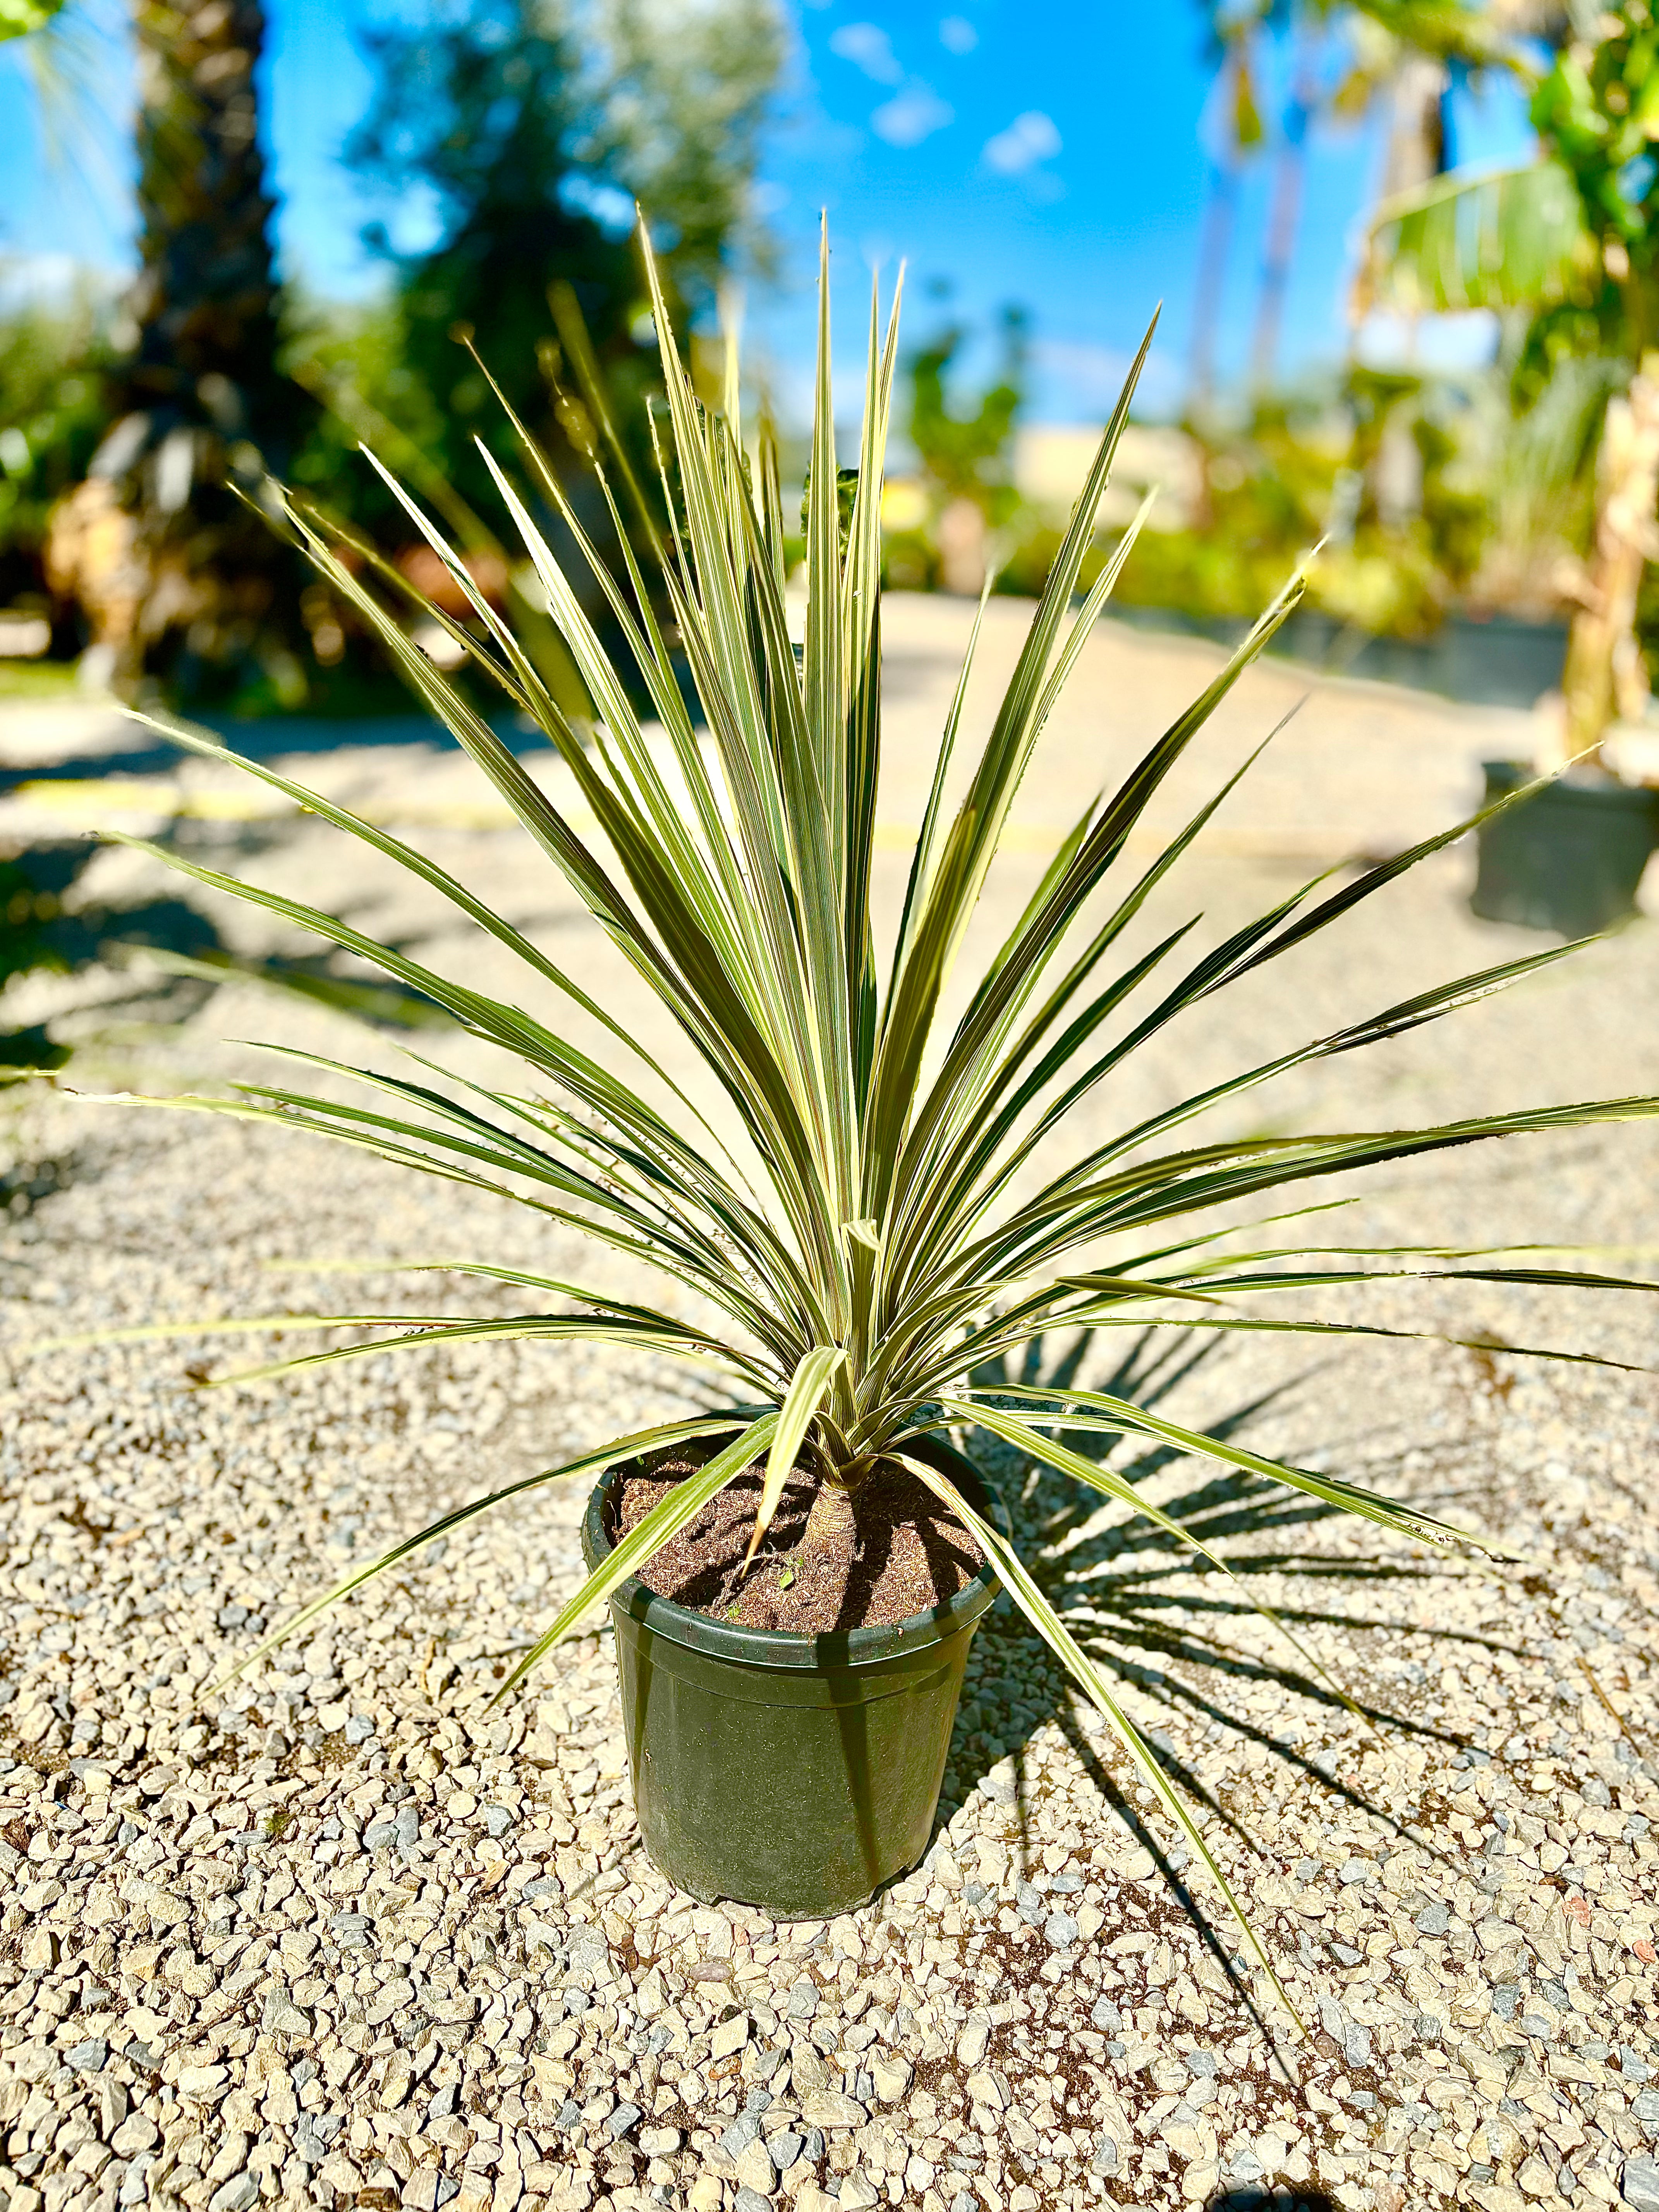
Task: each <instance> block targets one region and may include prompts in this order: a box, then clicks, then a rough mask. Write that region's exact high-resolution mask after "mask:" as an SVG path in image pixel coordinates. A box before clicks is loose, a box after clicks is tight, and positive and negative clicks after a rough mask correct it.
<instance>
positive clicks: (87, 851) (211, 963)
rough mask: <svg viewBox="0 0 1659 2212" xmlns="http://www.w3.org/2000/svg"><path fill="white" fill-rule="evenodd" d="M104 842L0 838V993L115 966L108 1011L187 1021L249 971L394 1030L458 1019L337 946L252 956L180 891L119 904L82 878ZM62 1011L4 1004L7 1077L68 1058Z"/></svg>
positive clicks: (3, 1072) (105, 1015)
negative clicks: (340, 956)
mask: <svg viewBox="0 0 1659 2212" xmlns="http://www.w3.org/2000/svg"><path fill="white" fill-rule="evenodd" d="M101 850H102V848H101V847H100V845H98V844H96V843H94V842H91V841H90V840H88V839H84V838H75V839H62V840H44V841H42V842H39V843H36V844H33V845H27V846H24V847H22V848H10V849H9V850H8V849H5V848H0V994H3V993H4V992H5V990H6V988H7V987H8V986H9V984H10V983H11V982H12V981H14V979H16V978H20V977H22V976H26V975H41V974H46V975H62V976H72V975H83V974H85V973H86V972H87V971H88V969H92V968H94V967H102V968H106V969H110V970H112V972H113V973H114V974H115V975H118V977H119V981H118V983H117V984H116V986H115V987H114V988H113V989H112V990H111V991H108V992H106V994H104V995H102V996H101V997H100V998H99V999H98V1000H97V1002H96V1004H95V1006H92V1007H88V1008H77V1009H76V1028H80V1027H81V1026H82V1024H83V1023H84V1021H85V1019H86V1018H87V1016H88V1014H90V1015H92V1016H93V1017H94V1019H95V1020H99V1021H105V1020H108V1019H111V1018H117V1017H118V1018H120V1019H121V1020H122V1021H124V1022H125V1023H132V1022H143V1023H147V1024H156V1025H166V1026H172V1025H175V1024H179V1023H180V1022H184V1021H187V1020H188V1019H189V1018H191V1015H193V1014H194V1013H196V1012H198V1011H199V1009H200V1008H201V1007H202V1006H204V1005H205V1004H206V1002H207V1000H209V999H210V997H211V996H212V994H214V992H215V991H216V990H217V989H218V988H219V987H220V985H221V984H222V983H226V982H234V981H242V980H246V979H248V978H250V977H251V978H253V979H256V980H259V981H265V982H268V983H271V984H275V985H277V986H279V987H282V988H283V989H285V990H287V991H289V992H292V993H295V994H298V995H299V996H301V997H303V998H307V999H311V1000H315V1001H317V1002H318V1003H319V1004H320V1005H323V1006H331V1007H334V1008H336V1009H337V1010H338V1011H341V1012H346V1013H349V1014H355V1015H357V1016H360V1017H362V1018H366V1019H368V1020H370V1021H374V1022H380V1023H384V1024H387V1025H389V1026H392V1027H394V1028H398V1029H412V1028H428V1027H432V1026H435V1025H439V1026H442V1027H445V1028H447V1027H449V1026H451V1024H450V1019H449V1017H448V1015H447V1013H445V1012H443V1010H442V1009H441V1007H439V1006H435V1004H434V1003H433V1002H432V1001H431V1000H427V999H422V998H420V997H418V996H416V994H411V993H409V992H405V991H401V990H398V989H394V988H392V987H388V986H386V985H385V984H382V983H378V982H368V981H358V980H357V979H356V977H354V976H351V975H345V974H343V973H341V972H339V967H340V963H339V962H338V960H337V957H333V956H331V955H328V954H322V955H317V956H306V957H299V958H293V959H270V960H253V959H248V958H246V957H242V956H240V955H239V954H238V953H236V952H234V951H233V950H232V949H231V948H230V947H229V946H228V945H226V944H225V943H224V941H223V939H222V937H221V936H220V933H219V931H218V929H217V927H216V926H215V924H214V922H213V921H212V919H211V918H210V916H209V915H205V914H204V913H203V912H202V911H201V910H200V909H199V908H197V907H193V906H191V904H190V903H189V902H187V901H186V900H185V899H182V898H171V897H169V898H142V899H136V900H133V901H131V902H129V903H127V904H125V905H121V904H112V903H105V902H100V901H98V900H96V899H94V898H90V897H88V896H85V895H84V886H83V885H82V877H83V876H84V874H85V872H86V871H87V869H88V866H89V865H90V864H91V862H92V861H93V860H94V859H95V858H96V857H97V855H98V854H99V853H100V851H101ZM56 1026H57V1019H56V1018H54V1019H53V1020H51V1021H47V1022H44V1023H35V1024H29V1025H27V1026H26V1027H21V1028H20V1027H15V1026H13V1025H11V1024H8V1023H7V1021H6V1020H5V1018H4V1013H3V1006H0V1080H3V1079H5V1078H6V1077H8V1076H12V1077H15V1076H18V1075H27V1074H30V1073H49V1072H51V1071H52V1070H53V1069H55V1068H60V1067H62V1066H64V1063H65V1062H66V1061H67V1060H68V1059H69V1057H70V1050H71V1047H70V1044H69V1043H67V1042H64V1039H63V1038H62V1037H61V1036H57V1035H55V1034H54V1033H53V1032H54V1029H55V1028H56Z"/></svg>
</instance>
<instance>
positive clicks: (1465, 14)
mask: <svg viewBox="0 0 1659 2212" xmlns="http://www.w3.org/2000/svg"><path fill="white" fill-rule="evenodd" d="M1202 4H1203V6H1204V9H1205V14H1206V19H1207V23H1208V27H1209V35H1210V45H1211V51H1212V54H1213V55H1214V57H1215V58H1216V59H1217V61H1218V64H1219V66H1220V68H1221V70H1222V71H1223V72H1224V74H1225V76H1227V77H1228V79H1229V80H1230V86H1229V97H1228V99H1227V101H1226V103H1225V106H1226V109H1227V111H1228V112H1229V115H1230V117H1231V146H1230V148H1229V149H1228V150H1227V152H1226V153H1225V155H1224V156H1223V158H1222V160H1221V161H1219V162H1218V164H1217V166H1216V171H1215V175H1216V184H1215V185H1214V187H1213V190H1212V216H1211V217H1210V222H1211V225H1212V228H1214V229H1216V230H1217V231H1218V233H1219V234H1221V237H1220V243H1219V246H1216V245H1215V244H1212V243H1210V242H1209V241H1207V240H1206V246H1207V250H1206V253H1205V256H1204V259H1205V263H1206V276H1205V290H1204V295H1203V304H1202V305H1201V307H1200V322H1201V323H1202V324H1203V325H1204V326H1205V328H1206V337H1205V338H1204V341H1203V343H1202V346H1201V348H1200V347H1198V346H1196V345H1195V360H1194V379H1193V382H1194V397H1195V400H1196V401H1198V402H1199V403H1200V404H1201V402H1202V401H1203V400H1205V399H1206V398H1208V386H1209V382H1210V378H1211V374H1212V361H1211V356H1212V351H1213V344H1214V339H1213V320H1214V317H1215V315H1216V313H1217V306H1216V302H1217V301H1218V296H1219V293H1220V277H1221V275H1222V273H1223V271H1222V270H1221V269H1220V268H1218V267H1211V266H1210V265H1209V264H1210V263H1211V262H1212V260H1214V259H1215V258H1216V255H1217V252H1218V251H1219V252H1220V253H1221V254H1224V255H1225V234H1226V233H1227V232H1229V231H1230V229H1231V224H1230V222H1228V221H1227V220H1226V218H1225V214H1224V213H1223V210H1224V208H1225V201H1226V199H1227V197H1228V196H1229V193H1228V187H1229V185H1230V182H1231V178H1232V176H1233V175H1234V174H1235V173H1236V170H1237V161H1238V157H1239V155H1241V154H1242V153H1243V152H1244V151H1246V150H1247V149H1249V148H1251V147H1253V146H1256V145H1260V144H1261V143H1263V142H1264V141H1265V139H1266V137H1267V131H1266V128H1265V126H1264V125H1263V124H1262V121H1261V108H1262V101H1261V92H1260V86H1259V81H1258V76H1257V67H1256V60H1255V56H1256V52H1257V48H1258V46H1259V41H1260V39H1261V36H1262V35H1264V34H1271V35H1273V36H1275V37H1277V38H1279V40H1282V41H1283V42H1284V44H1285V46H1286V49H1287V51H1288V53H1289V58H1290V61H1289V82H1288V86H1287V89H1286V94H1285V101H1284V105H1283V108H1282V110H1281V112H1280V114H1279V127H1278V131H1277V145H1276V152H1275V159H1274V165H1273V188H1272V191H1271V194H1270V197H1269V204H1268V210H1267V231H1266V236H1265V239H1264V241H1263V247H1262V256H1261V279H1260V283H1259V287H1258V290H1257V295H1256V312H1255V330H1254V331H1253V334H1252V338H1251V345H1250V379H1251V383H1252V386H1253V387H1254V388H1255V390H1256V391H1257V392H1266V391H1267V390H1268V389H1269V388H1270V387H1271V386H1272V384H1273V376H1274V373H1275V370H1276V368H1277V364H1278V359H1279V335H1280V328H1281V325H1282V323H1283V319H1284V309H1285V295H1286V293H1287V291H1288V289H1289V284H1290V274H1291V263H1292V260H1293V258H1294V254H1295V248H1296V237H1297V228H1298V225H1299V222H1300V216H1301V210H1302V199H1303V192H1304V184H1305V179H1306V170H1307V149H1308V139H1309V134H1310V131H1311V129H1312V127H1313V125H1314V124H1315V122H1316V120H1317V118H1319V116H1320V115H1321V114H1329V115H1334V116H1347V117H1351V118H1352V117H1355V116H1358V115H1360V114H1363V113H1364V112H1365V111H1366V110H1367V109H1368V108H1370V106H1372V105H1373V104H1374V103H1375V102H1376V101H1377V100H1386V101H1387V103H1388V106H1389V111H1390V127H1389V176H1388V179H1387V180H1386V182H1385V190H1395V189H1399V188H1401V187H1403V186H1404V185H1408V184H1416V183H1418V182H1419V181H1420V179H1422V178H1423V177H1425V176H1436V175H1438V174H1439V173H1440V172H1441V171H1442V170H1443V168H1444V167H1445V166H1446V161H1447V146H1448V137H1449V120H1448V118H1449V93H1450V90H1451V88H1452V85H1453V82H1454V81H1455V79H1456V78H1457V77H1460V76H1473V75H1477V74H1478V73H1480V72H1481V71H1483V70H1489V69H1492V68H1504V69H1509V68H1512V67H1514V66H1516V55H1517V52H1518V49H1517V48H1516V43H1515V41H1516V32H1517V30H1518V28H1519V27H1520V26H1519V25H1518V24H1517V23H1516V21H1512V20H1511V18H1512V17H1513V16H1514V15H1515V13H1516V6H1517V4H1518V0H1496V4H1486V5H1481V4H1478V0H1202ZM1327 60H1330V61H1331V62H1333V63H1334V67H1332V68H1327V67H1326V66H1325V64H1326V62H1327ZM1200 372H1201V373H1200Z"/></svg>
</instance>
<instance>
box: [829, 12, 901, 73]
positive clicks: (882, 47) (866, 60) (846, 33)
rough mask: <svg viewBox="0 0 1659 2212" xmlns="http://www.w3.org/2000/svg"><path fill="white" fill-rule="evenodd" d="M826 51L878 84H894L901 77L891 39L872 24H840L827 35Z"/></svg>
mask: <svg viewBox="0 0 1659 2212" xmlns="http://www.w3.org/2000/svg"><path fill="white" fill-rule="evenodd" d="M829 51H830V52H831V53H832V54H839V55H840V56H841V58H842V60H843V61H844V62H851V63H852V64H853V65H854V68H855V69H861V70H863V71H864V74H865V75H866V76H867V77H872V78H873V79H874V81H875V82H876V83H878V84H897V83H898V82H900V80H901V79H902V76H903V75H904V71H903V70H902V68H901V67H900V66H899V59H898V56H897V55H896V53H895V52H893V42H892V40H890V38H889V37H888V35H887V33H886V32H885V31H884V30H882V29H880V28H879V27H878V25H876V24H874V23H843V24H842V27H841V28H840V30H838V31H836V32H835V33H832V34H831V37H830V40H829Z"/></svg>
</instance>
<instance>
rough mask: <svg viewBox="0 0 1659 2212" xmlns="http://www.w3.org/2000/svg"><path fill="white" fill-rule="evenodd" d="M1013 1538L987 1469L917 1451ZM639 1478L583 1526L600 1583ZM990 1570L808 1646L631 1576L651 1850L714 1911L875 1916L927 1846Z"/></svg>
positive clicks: (639, 1800) (623, 1665) (640, 1768)
mask: <svg viewBox="0 0 1659 2212" xmlns="http://www.w3.org/2000/svg"><path fill="white" fill-rule="evenodd" d="M906 1449H907V1450H909V1451H912V1452H914V1453H915V1455H916V1456H917V1457H919V1458H925V1459H927V1461H929V1462H931V1463H932V1464H933V1465H934V1466H935V1467H937V1468H939V1470H940V1471H941V1472H942V1473H944V1474H948V1475H949V1476H950V1477H951V1480H952V1481H953V1482H955V1483H956V1484H957V1486H959V1487H960V1488H961V1489H962V1490H963V1494H964V1495H965V1496H966V1497H967V1498H969V1500H970V1502H971V1503H972V1504H974V1505H975V1507H976V1508H977V1509H978V1510H980V1511H981V1512H982V1513H985V1514H986V1515H987V1517H990V1518H991V1519H993V1520H994V1522H996V1523H997V1525H999V1526H1005V1525H1006V1516H1005V1514H1004V1512H1003V1510H1002V1506H1001V1504H1000V1500H999V1499H998V1498H996V1497H995V1495H994V1492H991V1491H990V1490H989V1489H988V1488H987V1486H986V1484H985V1482H984V1481H983V1480H982V1479H981V1476H980V1474H979V1473H978V1471H977V1469H976V1468H975V1467H974V1466H973V1464H972V1462H970V1461H969V1460H966V1459H964V1458H963V1456H962V1455H961V1454H960V1453H959V1452H956V1451H953V1450H952V1449H951V1448H950V1446H949V1445H948V1444H942V1443H934V1442H933V1441H932V1440H931V1439H927V1440H923V1441H921V1442H918V1443H911V1444H908V1445H907V1447H906ZM628 1472H629V1469H628V1468H627V1467H626V1465H624V1466H622V1467H617V1468H611V1470H610V1471H609V1472H608V1473H607V1474H605V1475H604V1476H603V1477H602V1478H601V1479H600V1480H599V1482H598V1483H597V1484H596V1485H595V1486H594V1490H593V1494H592V1498H590V1499H589V1501H588V1507H587V1512H586V1516H585V1518H584V1520H583V1522H582V1550H583V1552H584V1553H585V1555H586V1559H587V1564H588V1567H589V1569H590V1570H592V1568H593V1567H595V1566H597V1565H599V1561H600V1560H601V1559H603V1558H604V1557H605V1554H606V1553H608V1552H609V1551H610V1549H611V1534H610V1530H609V1525H608V1524H609V1523H610V1522H611V1504H612V1501H613V1500H614V1498H615V1497H616V1495H617V1490H618V1488H619V1486H620V1485H621V1483H622V1482H623V1480H624V1478H625V1476H626V1474H628ZM998 1588H999V1584H998V1582H997V1578H996V1577H995V1575H994V1573H993V1571H992V1570H991V1568H990V1566H989V1565H988V1564H987V1565H986V1566H984V1567H981V1570H980V1571H979V1573H978V1574H977V1575H976V1576H975V1577H974V1579H973V1580H972V1581H971V1582H970V1583H968V1584H967V1585H966V1587H965V1588H963V1589H961V1590H959V1591H958V1592H957V1595H956V1596H955V1597H953V1598H951V1600H950V1601H948V1602H947V1603H945V1604H944V1605H941V1606H939V1607H935V1608H934V1609H933V1611H932V1612H930V1613H917V1614H915V1616H913V1618H912V1619H910V1620H906V1621H902V1622H900V1623H899V1624H897V1626H894V1627H891V1628H859V1629H854V1630H853V1631H852V1632H850V1633H847V1634H841V1635H833V1636H796V1635H788V1634H783V1633H779V1632H773V1631H770V1630H766V1629H758V1628H745V1627H742V1626H738V1624H737V1623H736V1622H732V1621H722V1620H709V1619H708V1617H707V1616H706V1615H705V1614H702V1613H692V1612H690V1611H689V1610H688V1609H687V1608H686V1607H684V1606H678V1605H676V1604H674V1603H673V1602H672V1601H671V1600H670V1599H667V1598H663V1597H659V1596H657V1595H655V1594H654V1593H653V1591H651V1590H648V1589H647V1588H646V1587H645V1585H644V1583H641V1582H640V1581H639V1580H638V1578H637V1577H634V1576H630V1577H629V1579H628V1580H627V1581H626V1582H624V1583H622V1584H621V1585H620V1587H619V1588H618V1589H617V1591H616V1592H615V1593H614V1595H612V1597H611V1619H612V1621H613V1622H614V1624H615V1626H616V1632H617V1673H618V1675H619V1677H620V1680H621V1686H622V1705H623V1722H624V1725H625V1727H626V1729H627V1735H628V1760H629V1771H630V1772H631V1773H632V1776H633V1780H634V1804H635V1811H636V1813H637V1814H638V1816H639V1824H640V1833H641V1837H642V1838H643V1839H644V1843H645V1847H646V1850H647V1851H648V1852H649V1853H650V1855H651V1858H652V1860H653V1863H655V1865H656V1866H657V1867H658V1869H659V1870H660V1871H661V1872H662V1873H663V1874H665V1875H667V1877H668V1879H669V1880H670V1881H672V1882H674V1883H675V1884H676V1885H677V1886H678V1887H679V1888H681V1889H684V1890H686V1891H688V1892H689V1893H690V1894H691V1895H692V1896H693V1897H696V1898H700V1899H702V1900H703V1902H704V1903H706V1904H712V1903H713V1902H714V1900H715V1899H733V1900H735V1901H737V1902H739V1903H742V1904H747V1905H759V1906H761V1907H762V1908H763V1910H764V1911H768V1912H770V1913H772V1914H774V1915H775V1916H776V1917H778V1918H779V1919H784V1920H790V1919H794V1920H800V1919H815V1920H816V1919H827V1918H828V1917H829V1916H830V1915H831V1914H833V1913H837V1912H846V1911H850V1910H852V1908H853V1907H854V1906H855V1905H863V1904H865V1903H866V1902H867V1900H868V1899H870V1898H871V1897H872V1896H873V1894H874V1893H875V1892H876V1891H877V1890H878V1889H879V1888H880V1887H882V1886H883V1884H884V1883H885V1882H887V1881H891V1880H892V1879H893V1878H894V1877H895V1876H896V1875H901V1874H903V1873H904V1872H906V1871H907V1870H908V1869H909V1868H911V1867H913V1866H915V1863H916V1862H917V1861H918V1860H919V1859H920V1858H921V1855H922V1853H923V1852H924V1851H925V1850H927V1841H928V1838H929V1837H930V1836H931V1834H932V1833H933V1815H934V1813H935V1810H936V1809H937V1808H938V1804H939V1785H940V1784H941V1782H942V1781H943V1779H944V1775H945V1754H946V1753H947V1752H948V1750H949V1748H950V1742H951V1729H952V1727H953V1726H954V1724H955V1721H956V1711H957V1699H958V1698H959V1696H960V1695H961V1692H962V1678H963V1669H964V1668H965V1667H966V1665H967V1661H968V1646H969V1643H970V1642H971V1641H972V1639H973V1634H974V1631H975V1628H976V1627H977V1626H978V1625H979V1623H980V1621H981V1619H982V1618H983V1617H984V1614H985V1613H986V1612H987V1609H988V1607H990V1606H991V1604H992V1603H993V1601H994V1599H995V1597H996V1595H997V1591H998Z"/></svg>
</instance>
